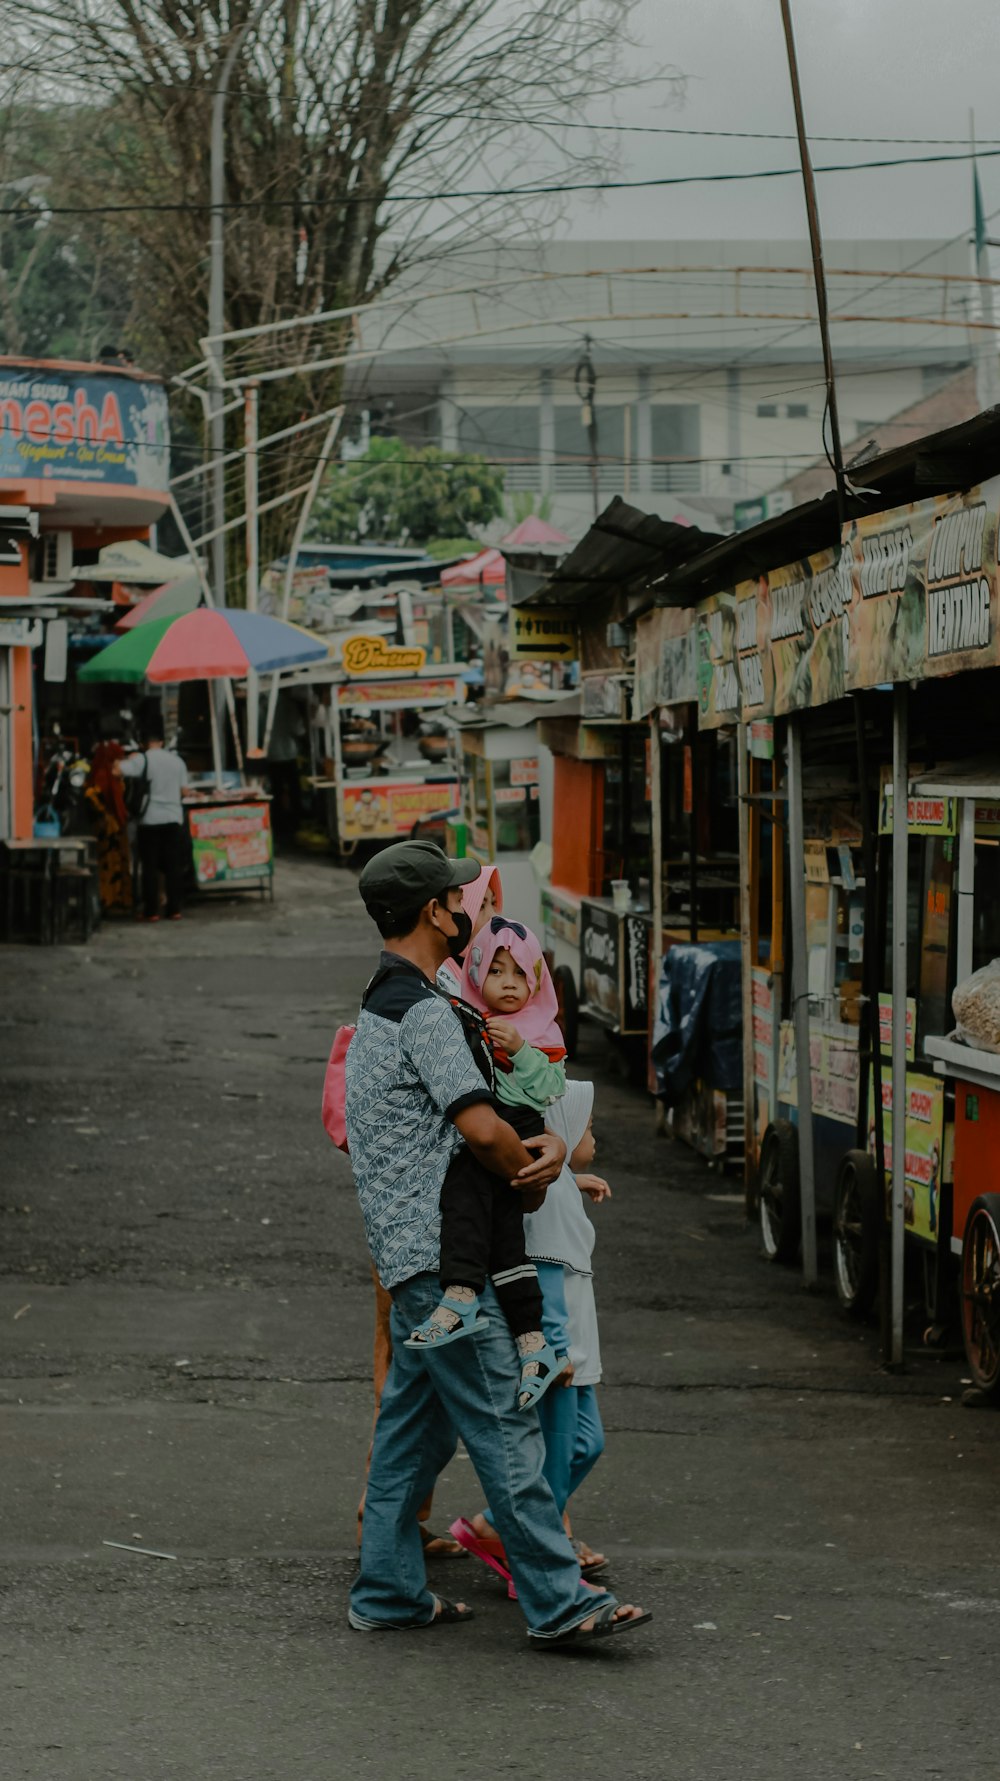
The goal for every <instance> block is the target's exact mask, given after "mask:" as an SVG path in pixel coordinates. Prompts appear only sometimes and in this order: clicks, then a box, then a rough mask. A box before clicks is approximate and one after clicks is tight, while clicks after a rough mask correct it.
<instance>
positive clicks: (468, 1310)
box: [406, 915, 567, 1410]
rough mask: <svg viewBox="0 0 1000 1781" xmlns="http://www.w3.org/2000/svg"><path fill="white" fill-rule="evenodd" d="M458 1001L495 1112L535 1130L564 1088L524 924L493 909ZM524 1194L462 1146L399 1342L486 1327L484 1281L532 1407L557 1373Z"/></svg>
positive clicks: (538, 964) (444, 1339) (544, 975)
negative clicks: (492, 1086) (482, 1041)
mask: <svg viewBox="0 0 1000 1781" xmlns="http://www.w3.org/2000/svg"><path fill="white" fill-rule="evenodd" d="M461 995H462V1000H463V1002H465V1003H466V1005H467V1006H468V1007H470V1008H473V1009H476V1010H477V1011H478V1012H479V1013H480V1014H481V1015H485V1016H486V1023H485V1024H486V1028H487V1031H488V1034H489V1040H490V1049H491V1051H492V1054H493V1062H494V1065H495V1071H496V1091H495V1092H496V1097H497V1100H498V1102H499V1104H500V1105H499V1111H500V1113H501V1114H502V1116H503V1118H504V1119H506V1120H507V1122H508V1124H510V1125H512V1126H513V1128H514V1130H515V1131H516V1133H517V1135H518V1137H519V1138H536V1137H540V1136H541V1134H542V1133H543V1132H544V1131H545V1119H544V1112H545V1109H546V1107H547V1106H548V1105H549V1103H550V1102H551V1101H554V1100H557V1099H558V1098H559V1096H560V1095H562V1094H564V1093H565V1090H566V1073H565V1071H564V1069H563V1065H562V1061H561V1060H562V1059H563V1058H564V1057H565V1055H566V1048H565V1046H564V1045H563V1041H562V1034H561V1033H560V1031H559V1028H558V1026H557V1025H556V1018H555V1017H556V1008H557V1002H556V992H555V986H554V984H553V982H552V979H551V977H550V975H549V971H548V967H547V965H546V963H545V960H544V958H543V957H542V949H541V947H540V945H539V943H538V941H537V940H536V938H535V936H534V934H532V933H531V931H530V929H528V928H526V927H523V926H522V924H521V923H520V922H516V921H511V920H509V919H508V917H507V916H505V915H494V916H492V917H491V918H490V920H489V922H488V923H487V925H486V926H485V927H484V928H483V929H482V930H481V931H480V933H479V934H477V936H476V938H475V939H474V940H473V941H471V943H470V945H469V949H468V951H467V953H466V956H465V964H464V966H463V970H462V989H461ZM524 1210H525V1208H524V1201H523V1197H522V1195H521V1194H520V1193H519V1192H518V1190H517V1189H516V1188H512V1187H511V1186H510V1185H509V1183H508V1182H506V1181H502V1180H500V1178H499V1177H498V1176H496V1175H491V1174H489V1173H488V1171H487V1170H485V1169H483V1168H482V1166H481V1165H480V1164H479V1163H477V1162H476V1160H475V1158H474V1157H473V1155H472V1153H471V1151H469V1150H468V1149H467V1147H466V1146H465V1145H464V1144H463V1145H462V1147H461V1149H460V1150H458V1151H457V1152H456V1154H455V1156H454V1157H453V1159H452V1162H451V1165H450V1167H449V1169H448V1173H447V1175H446V1176H445V1180H444V1185H443V1187H442V1189H441V1273H440V1279H441V1288H442V1293H443V1297H442V1300H441V1303H440V1304H439V1305H438V1306H437V1307H436V1309H435V1310H434V1311H433V1312H432V1314H431V1316H430V1317H429V1318H428V1319H427V1321H426V1323H422V1324H421V1325H420V1326H419V1328H417V1329H415V1330H414V1331H413V1333H412V1335H411V1336H410V1337H409V1339H408V1341H407V1343H406V1346H407V1348H429V1347H432V1348H441V1347H444V1346H445V1345H446V1344H447V1343H449V1342H455V1341H457V1340H458V1339H459V1338H460V1337H461V1336H468V1335H473V1334H474V1333H475V1331H476V1330H480V1329H485V1328H487V1327H488V1320H487V1318H486V1317H484V1316H483V1315H482V1313H481V1308H480V1302H479V1294H480V1293H481V1292H482V1290H483V1287H484V1286H485V1284H486V1279H487V1276H489V1278H490V1279H491V1280H492V1283H493V1287H494V1290H495V1292H496V1295H497V1298H498V1300H499V1302H500V1306H501V1309H502V1310H503V1313H504V1316H505V1317H506V1319H507V1322H508V1324H509V1326H510V1331H511V1334H512V1335H513V1337H514V1339H515V1342H516V1343H517V1351H518V1356H519V1358H520V1361H521V1384H520V1390H519V1393H518V1407H519V1408H520V1409H522V1410H525V1409H528V1408H529V1406H531V1405H532V1404H537V1402H538V1400H539V1398H540V1397H541V1396H542V1395H543V1393H544V1392H545V1391H547V1390H548V1387H549V1386H550V1385H551V1384H552V1382H553V1380H554V1379H556V1378H558V1376H559V1374H560V1373H562V1372H563V1371H564V1370H565V1367H566V1364H567V1363H566V1358H565V1356H561V1357H559V1358H557V1356H556V1354H555V1352H554V1350H553V1349H551V1348H550V1347H549V1346H548V1344H547V1343H546V1341H545V1337H544V1335H543V1333H542V1295H541V1291H540V1288H539V1285H538V1273H537V1270H536V1268H535V1265H534V1263H533V1262H530V1261H528V1259H527V1257H526V1255H525V1250H524Z"/></svg>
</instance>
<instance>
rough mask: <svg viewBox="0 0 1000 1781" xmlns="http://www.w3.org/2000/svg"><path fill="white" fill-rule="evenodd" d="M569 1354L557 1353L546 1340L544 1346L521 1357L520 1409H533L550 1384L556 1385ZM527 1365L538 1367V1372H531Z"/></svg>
mask: <svg viewBox="0 0 1000 1781" xmlns="http://www.w3.org/2000/svg"><path fill="white" fill-rule="evenodd" d="M566 1364H567V1356H566V1355H565V1354H557V1353H556V1351H555V1349H554V1348H552V1347H550V1345H549V1343H548V1342H546V1343H545V1344H544V1346H543V1347H541V1348H536V1349H535V1351H534V1352H533V1353H532V1354H526V1355H524V1356H523V1357H522V1359H521V1383H520V1385H519V1386H518V1392H517V1407H518V1409H519V1410H533V1409H534V1407H535V1405H536V1404H537V1403H538V1402H539V1400H540V1399H541V1398H543V1397H544V1396H545V1393H546V1392H547V1391H548V1389H549V1386H550V1385H554V1384H555V1381H556V1380H557V1379H558V1378H559V1376H560V1374H561V1373H564V1372H565V1371H566ZM527 1367H537V1368H538V1369H539V1370H538V1372H537V1373H529V1372H527V1371H526V1370H525V1369H526V1368H527Z"/></svg>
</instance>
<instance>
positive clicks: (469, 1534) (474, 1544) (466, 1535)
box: [448, 1515, 517, 1602]
mask: <svg viewBox="0 0 1000 1781" xmlns="http://www.w3.org/2000/svg"><path fill="white" fill-rule="evenodd" d="M448 1532H449V1533H450V1535H451V1537H452V1539H453V1540H457V1541H458V1543H459V1545H460V1546H461V1547H463V1548H464V1549H465V1551H466V1552H468V1553H470V1554H471V1555H472V1557H473V1558H478V1559H481V1560H482V1562H483V1564H484V1565H489V1567H490V1570H491V1571H495V1572H496V1574H497V1576H498V1577H502V1578H503V1580H504V1582H505V1583H506V1585H507V1595H508V1597H509V1598H510V1600H511V1601H512V1602H516V1601H517V1590H516V1589H515V1587H514V1579H513V1577H512V1576H511V1574H510V1572H509V1570H508V1569H507V1566H506V1565H505V1564H503V1563H502V1562H501V1560H500V1558H499V1557H498V1556H497V1553H498V1552H499V1553H503V1556H504V1558H506V1556H507V1555H506V1553H504V1550H503V1542H502V1541H501V1540H500V1538H499V1536H498V1535H494V1537H493V1539H492V1540H486V1539H484V1538H483V1536H482V1535H481V1534H477V1532H476V1530H475V1528H474V1527H473V1525H472V1523H471V1522H470V1521H466V1519H465V1516H464V1515H460V1516H459V1518H458V1520H457V1521H453V1522H452V1524H451V1526H450V1528H449V1529H448Z"/></svg>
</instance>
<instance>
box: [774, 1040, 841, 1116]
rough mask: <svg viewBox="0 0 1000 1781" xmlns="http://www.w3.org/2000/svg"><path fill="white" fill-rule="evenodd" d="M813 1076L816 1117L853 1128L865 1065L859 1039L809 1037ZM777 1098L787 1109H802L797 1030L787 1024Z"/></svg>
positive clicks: (814, 1111)
mask: <svg viewBox="0 0 1000 1781" xmlns="http://www.w3.org/2000/svg"><path fill="white" fill-rule="evenodd" d="M809 1066H810V1068H809V1074H810V1078H811V1082H812V1110H813V1113H814V1114H816V1115H819V1116H821V1117H823V1118H825V1119H834V1120H837V1121H838V1122H839V1123H840V1124H841V1125H847V1126H853V1125H854V1124H855V1122H856V1120H857V1116H858V1082H859V1080H860V1074H861V1065H860V1059H859V1057H858V1041H857V1037H856V1035H854V1034H852V1035H851V1036H850V1037H849V1038H838V1037H837V1036H836V1035H835V1034H833V1033H819V1032H815V1031H813V1030H812V1029H810V1033H809ZM776 1098H777V1100H778V1101H779V1102H781V1103H783V1104H784V1105H785V1106H787V1107H797V1106H798V1099H799V1094H798V1079H797V1076H796V1064H795V1028H794V1026H793V1024H792V1022H791V1021H790V1020H783V1021H782V1022H781V1027H780V1029H779V1049H778V1081H777V1091H776Z"/></svg>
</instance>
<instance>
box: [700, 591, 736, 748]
mask: <svg viewBox="0 0 1000 1781" xmlns="http://www.w3.org/2000/svg"><path fill="white" fill-rule="evenodd" d="M695 646H696V650H697V677H698V724H699V728H701V729H703V730H712V729H716V728H717V727H718V725H719V724H731V723H735V722H736V721H737V720H738V718H739V715H740V681H739V674H738V672H737V667H736V596H735V594H733V593H731V592H728V591H727V592H725V593H720V594H711V595H710V596H709V598H708V599H707V600H702V601H701V602H700V604H699V606H698V614H697V621H696V645H695Z"/></svg>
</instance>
